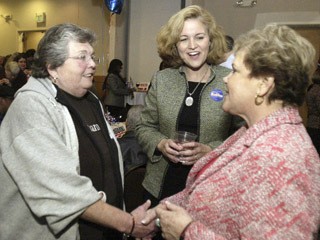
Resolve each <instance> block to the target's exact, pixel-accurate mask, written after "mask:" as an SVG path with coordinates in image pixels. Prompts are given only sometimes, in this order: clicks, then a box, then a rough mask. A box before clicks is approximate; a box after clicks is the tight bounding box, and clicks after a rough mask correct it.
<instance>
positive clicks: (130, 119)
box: [127, 105, 144, 131]
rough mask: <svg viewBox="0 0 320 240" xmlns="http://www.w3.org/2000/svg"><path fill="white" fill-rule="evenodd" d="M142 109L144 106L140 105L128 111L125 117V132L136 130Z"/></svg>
mask: <svg viewBox="0 0 320 240" xmlns="http://www.w3.org/2000/svg"><path fill="white" fill-rule="evenodd" d="M143 108H144V106H142V105H134V106H132V107H131V108H130V109H129V111H128V115H127V131H133V130H134V129H135V128H136V125H137V123H138V121H139V120H140V115H141V111H142V110H143Z"/></svg>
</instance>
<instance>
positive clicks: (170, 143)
mask: <svg viewBox="0 0 320 240" xmlns="http://www.w3.org/2000/svg"><path fill="white" fill-rule="evenodd" d="M157 148H158V149H159V151H161V152H162V154H163V155H165V156H166V157H167V158H169V159H170V161H172V162H174V163H178V162H181V163H182V164H183V165H193V164H194V163H195V162H196V161H197V160H198V159H199V158H201V157H202V156H204V155H205V154H207V153H208V152H210V151H211V148H210V147H209V146H207V145H205V144H202V143H199V142H185V143H177V142H175V141H174V140H172V139H162V140H161V141H160V143H159V144H158V146H157Z"/></svg>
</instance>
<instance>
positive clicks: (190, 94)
mask: <svg viewBox="0 0 320 240" xmlns="http://www.w3.org/2000/svg"><path fill="white" fill-rule="evenodd" d="M208 70H209V67H208V69H207V70H206V71H205V73H204V75H203V76H202V78H201V80H200V81H199V82H198V84H197V86H196V87H195V88H194V89H193V91H192V92H191V93H190V92H189V82H188V80H187V92H188V94H189V96H190V97H191V96H192V95H193V94H194V93H195V91H196V90H197V88H198V87H199V85H200V83H202V80H203V79H204V77H205V76H206V75H207V72H208Z"/></svg>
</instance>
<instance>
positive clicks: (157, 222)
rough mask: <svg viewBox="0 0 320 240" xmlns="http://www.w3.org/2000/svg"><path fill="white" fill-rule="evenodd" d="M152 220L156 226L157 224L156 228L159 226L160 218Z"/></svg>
mask: <svg viewBox="0 0 320 240" xmlns="http://www.w3.org/2000/svg"><path fill="white" fill-rule="evenodd" d="M154 222H155V224H156V226H157V227H158V228H161V222H160V218H156V220H155V221H154Z"/></svg>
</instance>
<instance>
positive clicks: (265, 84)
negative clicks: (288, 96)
mask: <svg viewBox="0 0 320 240" xmlns="http://www.w3.org/2000/svg"><path fill="white" fill-rule="evenodd" d="M273 88H274V77H273V76H269V77H261V79H260V83H259V86H258V92H259V95H260V96H265V95H267V94H268V93H271V92H272V90H273Z"/></svg>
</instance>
